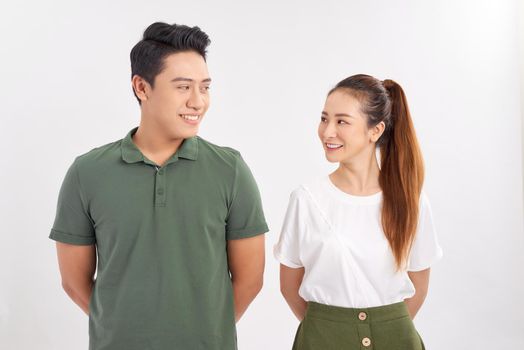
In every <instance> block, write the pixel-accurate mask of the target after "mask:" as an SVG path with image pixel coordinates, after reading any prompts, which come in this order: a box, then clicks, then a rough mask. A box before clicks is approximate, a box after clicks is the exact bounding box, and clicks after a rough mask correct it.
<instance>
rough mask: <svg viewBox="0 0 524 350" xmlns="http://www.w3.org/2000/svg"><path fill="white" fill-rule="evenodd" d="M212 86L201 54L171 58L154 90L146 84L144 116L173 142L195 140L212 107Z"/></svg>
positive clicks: (158, 77) (190, 53)
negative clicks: (210, 97) (187, 139)
mask: <svg viewBox="0 0 524 350" xmlns="http://www.w3.org/2000/svg"><path fill="white" fill-rule="evenodd" d="M210 83H211V79H210V78H209V73H208V71H207V64H206V62H205V60H204V58H203V57H202V56H200V55H199V54H198V53H196V52H193V51H187V52H179V53H175V54H171V55H169V56H167V57H166V58H165V59H164V69H163V70H162V71H161V72H160V74H158V75H157V76H156V77H155V82H154V87H153V88H151V86H150V85H149V84H146V95H147V98H146V99H145V100H142V113H143V116H145V117H146V118H149V120H148V123H150V124H154V125H155V127H156V128H157V129H158V130H162V131H163V132H165V133H166V134H167V136H168V137H169V138H173V139H178V138H184V139H186V138H189V137H193V136H195V135H196V134H197V132H198V127H199V125H200V122H201V121H202V118H203V117H204V114H205V113H206V111H207V109H208V107H209V85H210Z"/></svg>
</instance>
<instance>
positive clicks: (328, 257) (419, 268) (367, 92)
mask: <svg viewBox="0 0 524 350" xmlns="http://www.w3.org/2000/svg"><path fill="white" fill-rule="evenodd" d="M318 136H319V138H320V141H321V142H322V145H323V147H324V151H325V154H326V158H327V160H328V161H329V162H332V163H335V162H336V163H339V166H338V168H337V170H336V171H334V172H333V173H332V174H330V175H329V176H325V177H323V178H322V179H319V180H317V181H314V182H312V183H310V184H307V185H302V186H300V187H299V188H298V189H296V190H295V191H293V193H292V194H291V196H290V202H289V207H288V210H287V213H286V217H285V220H284V224H283V228H282V232H281V235H280V239H279V242H278V244H276V245H275V249H274V253H275V257H276V258H277V259H278V260H279V261H280V263H281V265H280V283H281V291H282V294H283V295H284V298H285V299H286V301H287V303H288V304H289V306H290V308H291V310H292V311H293V313H294V314H295V315H296V317H297V318H298V319H299V320H301V323H300V325H299V328H298V331H297V334H296V336H295V341H294V344H293V349H296V350H306V349H315V350H329V349H337V350H338V349H368V348H369V349H375V350H395V349H398V350H411V349H424V344H423V342H422V339H421V338H420V336H419V334H418V332H417V331H416V329H415V327H414V325H413V322H412V319H413V318H414V317H415V315H416V313H417V311H418V310H419V308H420V307H421V305H422V303H423V301H424V298H425V296H426V293H427V290H428V284H429V270H430V266H431V265H432V264H433V263H434V262H435V261H436V260H438V259H439V258H440V257H441V256H442V249H441V248H440V245H439V243H438V239H437V236H436V233H435V231H434V228H433V220H432V216H431V209H430V205H429V202H428V199H427V197H426V196H425V194H424V193H423V192H422V183H423V179H424V167H423V162H422V156H421V153H420V149H419V146H418V143H417V138H416V135H415V130H414V127H413V123H412V120H411V116H410V113H409V110H408V105H407V101H406V97H405V95H404V92H403V90H402V88H401V87H400V85H398V84H397V83H395V82H394V81H392V80H385V81H383V82H382V81H380V80H377V79H376V78H374V77H371V76H368V75H363V74H360V75H355V76H351V77H349V78H347V79H344V80H342V81H341V82H340V83H338V84H337V85H336V86H335V87H334V88H333V89H332V90H331V91H330V92H329V93H328V96H327V99H326V103H325V106H324V110H323V111H322V116H321V118H320V124H319V127H318ZM377 148H379V149H380V159H381V161H380V165H379V163H378V161H377V157H376V150H377Z"/></svg>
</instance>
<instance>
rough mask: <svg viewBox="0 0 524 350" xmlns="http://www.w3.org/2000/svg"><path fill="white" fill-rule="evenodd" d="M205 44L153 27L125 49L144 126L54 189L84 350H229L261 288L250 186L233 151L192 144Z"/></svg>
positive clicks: (195, 32)
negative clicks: (82, 318)
mask: <svg viewBox="0 0 524 350" xmlns="http://www.w3.org/2000/svg"><path fill="white" fill-rule="evenodd" d="M209 42H210V41H209V38H208V36H207V35H206V34H205V33H204V32H202V31H201V30H200V29H199V28H198V27H192V28H191V27H187V26H184V25H176V24H173V25H168V24H165V23H154V24H152V25H150V26H149V27H148V28H147V29H146V31H145V32H144V36H143V39H142V40H141V41H140V42H138V43H137V44H136V45H135V47H134V48H133V49H132V51H131V69H132V87H133V90H134V94H135V96H136V97H137V99H138V101H139V103H140V107H141V120H140V125H139V126H138V128H134V129H132V130H131V131H130V132H129V133H128V134H127V136H126V137H125V138H123V139H121V140H118V141H116V142H113V143H109V144H107V145H104V146H101V147H98V148H95V149H93V150H91V151H90V152H88V153H85V154H83V155H81V156H79V157H77V158H76V159H75V161H74V162H73V164H72V165H71V166H70V168H69V170H68V172H67V174H66V176H65V179H64V182H63V184H62V187H61V189H60V194H59V198H58V205H57V213H56V218H55V222H54V225H53V228H52V230H51V234H50V238H51V239H53V240H56V241H57V252H58V262H59V266H60V273H61V276H62V285H63V287H64V289H65V291H66V292H67V294H68V295H69V296H70V297H71V299H72V300H73V301H74V302H75V303H76V304H78V306H80V307H81V308H82V310H84V312H85V313H86V314H88V315H89V336H90V342H89V343H90V344H89V349H91V350H106V349H110V350H120V349H122V350H134V349H136V350H146V349H155V350H164V349H188V350H196V349H217V350H218V349H220V350H228V349H236V330H235V322H236V321H238V319H239V318H240V317H241V316H242V314H243V313H244V311H245V310H246V308H247V307H248V305H249V304H250V302H251V301H252V300H253V299H254V298H255V296H256V295H257V294H258V292H259V291H260V289H261V287H262V278H263V277H262V276H263V271H264V235H263V233H265V232H267V231H268V228H267V225H266V222H265V219H264V214H263V210H262V205H261V201H260V195H259V192H258V189H257V185H256V183H255V180H254V179H253V176H252V175H251V172H250V170H249V168H248V167H247V165H246V164H245V163H244V161H243V160H242V157H241V156H240V154H239V153H238V152H237V151H235V150H233V149H231V148H227V147H219V146H216V145H214V144H212V143H210V142H208V141H206V140H204V139H202V138H200V137H199V136H197V131H198V127H199V124H200V122H201V121H202V118H203V117H204V115H205V112H206V111H207V109H208V106H209V91H208V90H209V85H210V83H211V79H210V78H209V73H208V70H207V65H206V48H207V46H208V45H209ZM97 262H98V268H97ZM95 271H96V279H94V275H95Z"/></svg>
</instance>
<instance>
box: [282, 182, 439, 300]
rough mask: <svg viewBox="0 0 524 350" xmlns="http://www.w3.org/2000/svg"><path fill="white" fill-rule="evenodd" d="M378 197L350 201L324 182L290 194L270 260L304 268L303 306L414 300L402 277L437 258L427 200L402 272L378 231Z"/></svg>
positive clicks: (408, 282) (423, 200)
mask: <svg viewBox="0 0 524 350" xmlns="http://www.w3.org/2000/svg"><path fill="white" fill-rule="evenodd" d="M381 203H382V192H378V193H376V194H373V195H370V196H354V195H350V194H348V193H345V192H343V191H342V190H340V189H339V188H338V187H336V186H335V185H334V184H333V183H332V182H331V180H330V179H329V177H328V176H325V177H323V178H321V179H319V180H317V181H314V182H312V183H309V184H307V185H302V186H300V187H299V188H297V189H296V190H294V191H293V192H292V193H291V196H290V200H289V206H288V209H287V212H286V216H285V219H284V223H283V226H282V231H281V234H280V239H279V241H278V243H277V244H276V245H275V247H274V251H273V252H274V255H275V257H276V259H277V260H278V261H280V263H282V264H284V265H286V266H288V267H291V268H300V267H304V269H305V272H304V278H303V280H302V284H301V286H300V289H299V294H300V296H301V297H302V298H303V299H304V300H306V301H313V302H317V303H321V304H327V305H334V306H341V307H353V308H364V307H374V306H382V305H388V304H392V303H396V302H400V301H403V300H404V299H405V298H409V297H411V296H413V295H414V294H415V287H414V286H413V283H412V282H411V280H410V279H409V277H408V274H407V271H420V270H424V269H426V268H428V267H430V266H431V265H432V264H433V263H434V262H435V261H437V260H439V259H440V258H441V257H442V248H441V247H440V245H439V242H438V238H437V234H436V232H435V228H434V225H433V218H432V213H431V207H430V204H429V201H428V198H427V196H426V195H425V193H424V192H422V194H421V197H420V214H419V222H418V228H417V233H416V236H415V241H414V242H413V246H412V249H411V251H410V255H409V258H408V265H407V269H405V270H402V271H399V272H395V266H396V265H395V259H394V256H393V252H392V250H391V248H390V247H389V243H388V241H387V239H386V237H385V235H384V231H383V230H382V227H381V219H380V217H381Z"/></svg>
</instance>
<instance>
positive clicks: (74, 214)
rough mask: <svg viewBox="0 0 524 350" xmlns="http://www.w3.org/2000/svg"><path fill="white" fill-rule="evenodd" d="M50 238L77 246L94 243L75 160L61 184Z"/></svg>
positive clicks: (91, 223) (94, 239)
mask: <svg viewBox="0 0 524 350" xmlns="http://www.w3.org/2000/svg"><path fill="white" fill-rule="evenodd" d="M50 238H52V239H54V240H57V241H61V242H64V243H69V244H78V245H91V244H94V243H95V241H96V238H95V230H94V227H93V221H92V220H91V218H90V216H89V213H88V210H87V203H86V201H85V197H84V195H83V194H82V186H81V185H80V179H79V175H78V169H77V164H76V160H75V162H73V164H71V166H70V167H69V169H68V171H67V173H66V175H65V178H64V180H63V182H62V187H61V188H60V192H59V195H58V203H57V207H56V216H55V221H54V224H53V228H52V229H51V234H50Z"/></svg>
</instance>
